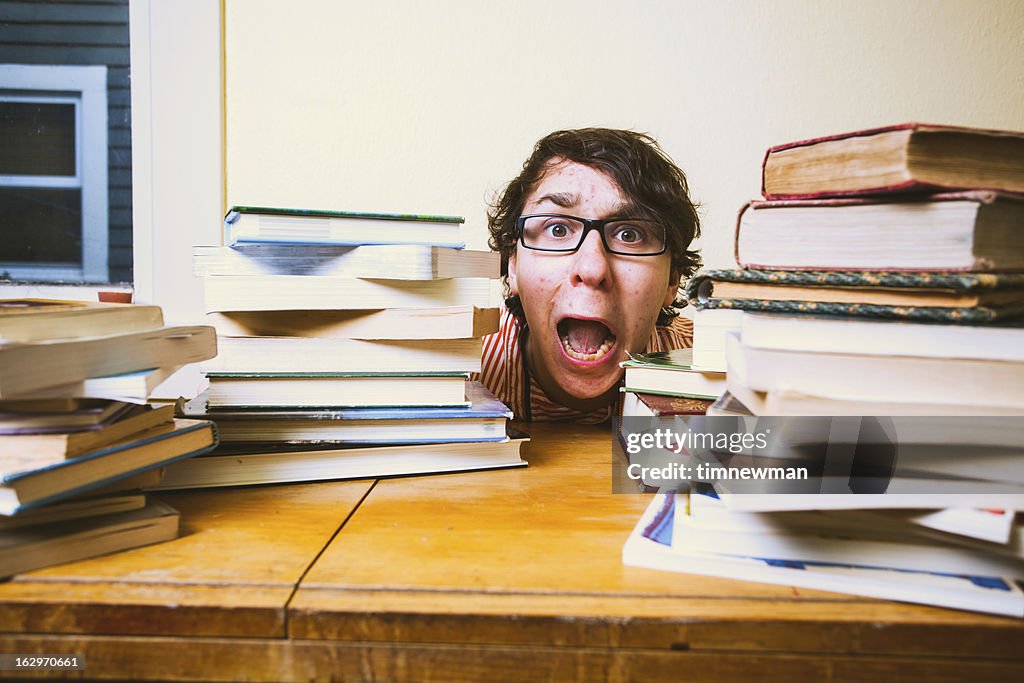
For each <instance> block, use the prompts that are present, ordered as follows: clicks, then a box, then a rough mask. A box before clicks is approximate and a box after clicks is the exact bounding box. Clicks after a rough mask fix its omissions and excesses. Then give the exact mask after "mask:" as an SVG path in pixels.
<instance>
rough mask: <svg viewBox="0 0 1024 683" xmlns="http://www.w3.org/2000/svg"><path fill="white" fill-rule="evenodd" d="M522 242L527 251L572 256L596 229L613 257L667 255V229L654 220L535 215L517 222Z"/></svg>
mask: <svg viewBox="0 0 1024 683" xmlns="http://www.w3.org/2000/svg"><path fill="white" fill-rule="evenodd" d="M516 229H518V230H519V241H520V242H521V243H522V245H523V246H524V247H526V248H527V249H536V250H537V251H553V252H560V253H569V252H573V251H576V250H577V249H579V248H580V245H581V244H583V240H585V239H586V238H587V233H589V232H590V231H591V230H597V231H598V234H600V235H601V242H602V243H603V244H604V248H605V250H606V251H607V252H608V253H611V254H622V255H625V256H657V255H658V254H663V253H665V229H664V228H663V227H661V225H659V224H658V223H655V222H653V221H644V220H633V219H630V218H614V219H610V220H596V219H590V218H577V217H576V216H563V215H561V214H557V213H535V214H530V215H528V216H520V217H519V218H517V219H516Z"/></svg>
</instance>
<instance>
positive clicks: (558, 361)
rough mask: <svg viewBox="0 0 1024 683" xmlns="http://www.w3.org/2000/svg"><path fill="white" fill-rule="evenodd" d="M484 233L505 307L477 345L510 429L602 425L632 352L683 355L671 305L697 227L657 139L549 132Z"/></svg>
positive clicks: (687, 339) (682, 324)
mask: <svg viewBox="0 0 1024 683" xmlns="http://www.w3.org/2000/svg"><path fill="white" fill-rule="evenodd" d="M488 227H489V229H490V232H491V239H490V245H491V248H492V249H495V250H497V251H499V252H500V253H501V255H502V261H503V263H505V264H507V279H506V295H507V298H506V301H505V303H506V307H507V308H506V310H505V311H503V312H502V318H501V329H500V330H499V331H498V332H497V333H495V334H493V335H491V336H489V337H487V338H485V339H484V352H483V368H482V372H481V381H482V382H483V383H484V384H485V385H486V386H487V387H488V388H489V389H490V390H491V391H493V392H494V393H495V394H496V395H497V396H498V398H500V399H501V400H502V401H504V402H505V403H507V404H508V405H509V406H510V407H511V408H512V410H513V411H515V413H516V417H517V418H518V419H521V420H527V421H529V420H571V421H576V422H585V423H596V422H603V421H604V420H606V419H608V418H609V417H610V416H611V415H612V414H613V413H614V412H615V411H616V409H617V407H618V405H619V385H620V381H621V378H622V369H621V368H620V367H619V362H620V361H622V360H625V358H626V357H627V353H637V352H644V351H662V350H666V349H670V348H678V347H682V346H690V345H691V339H692V329H691V327H690V324H689V322H688V321H686V320H684V319H680V318H677V312H676V311H675V310H674V309H673V306H674V305H675V304H676V303H677V300H676V297H677V295H678V291H679V283H680V279H681V278H682V277H685V276H689V275H691V274H693V272H694V271H695V270H696V269H697V268H698V267H699V265H700V256H699V254H698V253H697V252H695V251H690V250H689V249H688V247H689V245H690V242H691V241H692V240H693V239H694V238H696V237H698V236H699V234H700V221H699V218H698V217H697V211H696V208H695V206H694V204H693V202H692V201H691V200H690V197H689V191H688V188H687V184H686V176H685V175H684V173H683V172H682V170H680V169H679V167H678V166H676V165H675V164H674V163H673V162H672V160H671V159H669V158H668V156H667V155H666V154H665V153H664V151H662V149H661V148H660V147H659V146H658V143H657V142H655V141H654V139H652V138H651V137H649V136H647V135H644V134H641V133H635V132H632V131H625V130H611V129H605V128H586V129H580V130H565V131H558V132H555V133H552V134H550V135H548V136H547V137H545V138H543V139H542V140H541V141H540V142H538V143H537V144H536V146H535V147H534V150H533V154H532V155H531V156H530V158H529V159H527V160H526V163H525V164H523V171H522V173H520V174H519V176H518V177H517V178H515V179H514V180H513V181H512V182H511V183H509V184H508V186H507V187H506V188H505V190H504V192H503V193H502V195H501V196H500V197H499V198H498V199H497V201H496V202H495V204H494V205H493V206H492V207H491V212H490V213H489V215H488ZM680 303H681V302H680Z"/></svg>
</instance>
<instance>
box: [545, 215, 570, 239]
mask: <svg viewBox="0 0 1024 683" xmlns="http://www.w3.org/2000/svg"><path fill="white" fill-rule="evenodd" d="M544 233H545V234H546V235H547V236H548V237H551V238H554V239H565V238H566V237H568V236H569V235H570V234H572V228H571V227H570V226H569V224H568V223H566V222H565V221H564V220H562V219H560V218H552V219H549V220H548V222H547V223H545V224H544Z"/></svg>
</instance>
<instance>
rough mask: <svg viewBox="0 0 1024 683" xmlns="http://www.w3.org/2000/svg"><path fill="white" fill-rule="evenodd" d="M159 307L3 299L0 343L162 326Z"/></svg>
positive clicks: (0, 314) (113, 332) (83, 335)
mask: <svg viewBox="0 0 1024 683" xmlns="http://www.w3.org/2000/svg"><path fill="white" fill-rule="evenodd" d="M163 324H164V318H163V312H162V311H161V310H160V307H159V306H141V305H137V304H112V303H101V302H98V301H96V302H86V301H60V300H55V299H31V298H28V299H0V343H10V342H21V343H27V342H36V341H43V340H46V339H60V338H63V339H73V338H77V337H96V336H101V335H107V334H117V333H121V332H137V331H139V330H151V329H155V328H158V327H162V326H163Z"/></svg>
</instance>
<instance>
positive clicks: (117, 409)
mask: <svg viewBox="0 0 1024 683" xmlns="http://www.w3.org/2000/svg"><path fill="white" fill-rule="evenodd" d="M129 408H131V404H128V403H122V402H120V401H104V400H91V399H84V400H83V399H74V398H54V399H32V400H13V401H0V435H12V434H43V433H46V432H75V431H83V430H87V429H100V428H101V427H103V425H105V424H107V423H110V422H113V421H114V420H116V419H117V418H118V417H120V416H121V415H122V414H123V413H125V412H126V411H127V410H128V409H129ZM0 443H2V442H0Z"/></svg>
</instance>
